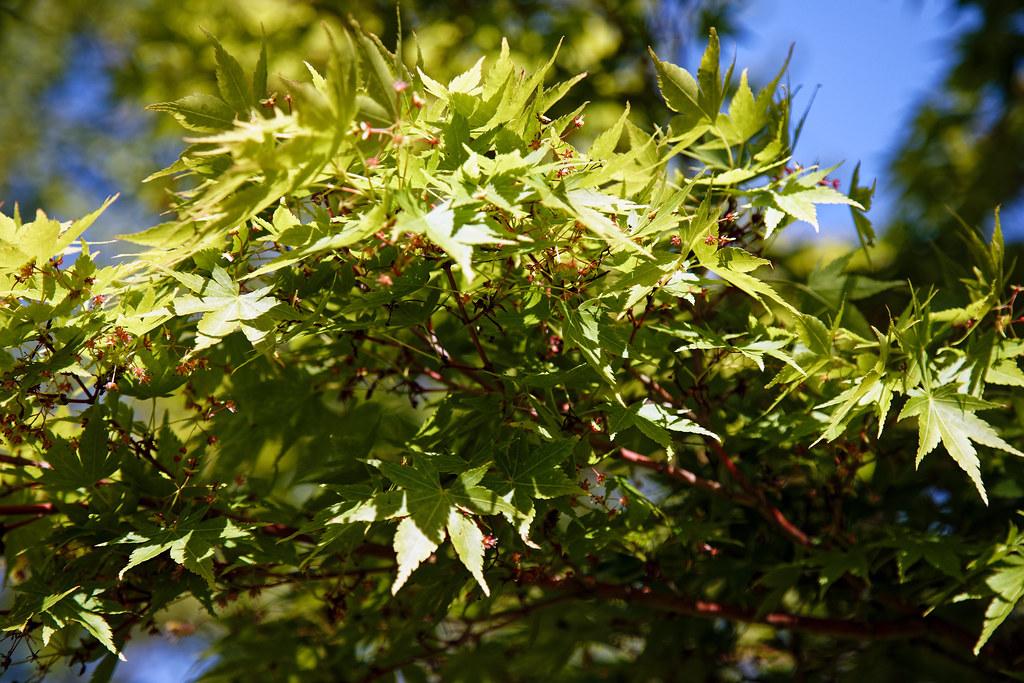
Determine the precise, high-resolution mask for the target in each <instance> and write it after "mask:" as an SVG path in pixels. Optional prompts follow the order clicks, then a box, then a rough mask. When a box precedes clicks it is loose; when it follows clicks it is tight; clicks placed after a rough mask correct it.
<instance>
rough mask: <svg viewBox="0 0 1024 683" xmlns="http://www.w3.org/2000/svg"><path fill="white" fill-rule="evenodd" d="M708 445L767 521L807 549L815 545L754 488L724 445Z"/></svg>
mask: <svg viewBox="0 0 1024 683" xmlns="http://www.w3.org/2000/svg"><path fill="white" fill-rule="evenodd" d="M708 443H710V444H711V448H712V450H714V451H715V453H716V454H717V455H718V459H719V460H720V461H721V462H722V464H723V465H725V469H727V470H729V474H730V475H732V478H733V479H735V480H736V483H737V484H739V485H740V487H741V488H742V489H743V490H744V491H746V492H747V494H748V495H750V496H752V497H753V498H754V499H755V500H756V501H757V503H758V504H757V506H756V507H757V509H758V511H760V513H761V514H762V516H764V518H765V519H767V520H768V521H769V522H771V523H772V524H774V525H775V526H777V527H778V528H779V529H780V530H781V531H782V533H784V534H785V535H786V536H788V537H789V538H790V539H791V540H793V541H794V542H796V543H798V544H800V545H802V546H805V547H808V546H812V545H814V541H812V540H811V537H810V536H808V535H807V534H806V533H804V532H803V531H802V530H801V529H800V527H798V526H797V525H795V524H793V522H791V521H789V519H788V518H787V517H786V515H785V514H783V512H782V510H780V509H779V508H777V507H776V506H774V505H772V504H771V503H769V502H768V499H767V498H765V495H764V492H763V491H762V490H760V489H758V488H757V487H756V486H754V484H752V483H751V481H750V480H749V479H747V477H746V475H744V474H743V472H741V471H740V468H739V467H737V466H736V463H735V462H733V459H732V458H731V457H730V456H729V453H728V452H727V451H726V450H725V447H724V446H722V444H720V443H719V442H718V441H717V440H714V439H708Z"/></svg>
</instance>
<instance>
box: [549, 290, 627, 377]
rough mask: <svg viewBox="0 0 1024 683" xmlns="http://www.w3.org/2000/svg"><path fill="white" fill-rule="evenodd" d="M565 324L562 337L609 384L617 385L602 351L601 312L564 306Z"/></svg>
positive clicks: (613, 373) (609, 364) (612, 371)
mask: <svg viewBox="0 0 1024 683" xmlns="http://www.w3.org/2000/svg"><path fill="white" fill-rule="evenodd" d="M562 315H563V316H564V318H565V324H564V325H563V326H562V337H563V338H564V339H565V341H566V342H568V343H569V344H572V345H573V346H575V347H576V348H578V349H579V350H580V353H582V354H583V357H584V358H585V359H586V361H587V362H588V363H590V365H591V367H593V368H594V370H596V371H597V373H598V374H599V375H600V376H601V377H602V378H604V379H605V381H607V382H608V383H609V384H614V383H615V372H614V370H612V366H611V363H610V362H609V361H608V360H607V359H606V357H605V354H604V353H603V351H602V343H601V334H600V322H599V321H600V319H601V317H602V316H601V312H600V311H599V310H595V309H594V308H591V307H580V308H577V309H571V308H569V307H568V306H566V305H565V304H562Z"/></svg>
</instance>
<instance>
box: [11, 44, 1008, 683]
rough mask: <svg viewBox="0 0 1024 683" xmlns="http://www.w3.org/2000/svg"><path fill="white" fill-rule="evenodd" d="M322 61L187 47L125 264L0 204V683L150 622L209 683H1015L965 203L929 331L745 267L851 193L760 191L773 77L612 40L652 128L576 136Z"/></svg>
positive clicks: (83, 658) (991, 318) (490, 68)
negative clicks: (189, 54) (203, 636)
mask: <svg viewBox="0 0 1024 683" xmlns="http://www.w3.org/2000/svg"><path fill="white" fill-rule="evenodd" d="M330 44H331V46H332V48H331V52H330V56H329V59H328V60H327V62H328V64H327V67H326V68H325V69H324V70H322V71H321V70H317V69H315V68H313V67H309V68H308V73H309V78H308V79H307V80H305V81H303V82H297V81H296V82H288V83H281V84H274V85H273V86H268V77H267V69H266V64H267V56H266V52H265V51H262V52H261V53H260V54H259V57H258V59H256V60H254V61H255V63H256V64H257V67H256V69H255V73H246V72H245V71H244V70H243V69H242V67H241V66H240V65H239V63H238V61H236V60H235V58H234V57H232V56H231V55H230V54H229V53H228V52H227V51H226V50H225V49H224V48H223V47H222V46H221V45H220V44H219V43H217V42H214V47H215V53H216V62H217V64H216V81H217V85H218V94H217V95H209V94H206V95H194V96H189V97H185V98H182V99H179V100H176V101H171V102H164V103H160V104H156V105H153V106H152V108H153V109H155V110H157V111H161V112H166V113H168V114H169V115H171V116H173V117H174V118H175V119H176V120H178V121H179V122H180V123H181V124H182V125H184V126H185V128H186V129H187V130H188V137H187V138H186V140H187V142H188V143H189V146H188V147H187V148H186V149H185V151H184V152H183V153H182V155H181V157H180V158H179V159H178V161H176V162H175V163H174V164H172V165H171V166H170V167H169V168H168V169H167V170H166V171H164V172H163V174H164V175H174V176H177V177H179V178H180V179H181V180H182V182H183V183H185V189H183V190H182V191H181V192H180V193H179V194H178V195H177V198H176V205H175V213H174V216H173V217H172V218H171V219H170V220H168V221H167V222H165V223H163V224H161V225H158V226H155V227H153V228H151V229H149V230H146V231H143V232H140V233H133V234H130V235H127V236H125V239H127V240H129V241H131V242H132V243H134V244H135V245H138V247H139V249H140V251H139V253H137V254H135V255H133V256H131V257H130V258H126V259H119V260H117V261H116V262H115V264H114V265H106V266H103V265H99V264H98V263H97V257H96V252H95V247H94V246H90V245H89V244H87V243H86V242H85V241H84V240H82V239H81V236H82V234H83V233H84V232H85V231H86V229H87V228H88V227H89V225H90V223H91V222H92V221H93V220H95V218H96V217H97V215H98V214H99V212H100V211H102V210H103V209H104V208H106V204H105V205H104V206H103V207H101V208H100V209H98V210H97V211H96V212H94V213H92V214H90V215H88V216H87V217H85V218H83V219H81V220H79V221H75V222H70V223H65V224H62V223H59V222H58V221H55V220H52V219H50V218H48V217H47V216H46V215H45V214H43V213H39V214H37V215H36V216H35V218H34V220H26V219H25V218H24V217H22V216H21V215H19V213H18V212H17V210H15V211H14V213H13V215H11V216H3V217H2V218H0V235H2V237H3V243H2V244H3V248H2V250H0V277H2V278H3V281H4V297H5V298H4V299H3V304H4V305H3V307H2V308H0V316H2V317H0V320H2V327H0V329H2V330H3V334H4V339H5V348H6V349H7V350H6V351H5V352H4V353H3V354H2V355H0V366H2V370H3V378H2V385H0V386H2V392H3V393H2V398H0V405H2V410H3V414H2V417H0V422H2V427H3V429H2V434H3V437H4V439H5V445H4V451H3V453H0V462H2V464H3V467H4V469H3V489H2V492H0V493H2V495H3V499H4V500H3V503H2V505H0V513H2V514H3V517H4V528H3V530H4V534H3V540H4V543H5V546H4V547H5V552H6V562H7V574H8V580H9V581H10V583H11V584H12V587H13V590H14V601H13V604H12V605H11V607H10V609H9V610H8V612H7V613H6V615H5V619H4V628H5V629H6V633H7V634H8V638H9V639H10V643H11V645H10V650H9V651H8V657H7V659H6V660H5V662H4V664H5V666H12V665H13V664H14V663H15V662H17V661H21V660H22V659H24V660H30V663H31V664H33V665H34V666H35V667H36V671H37V673H38V675H39V676H40V677H41V676H44V675H45V674H46V672H47V671H48V669H49V668H50V667H51V666H53V665H54V664H55V662H58V661H69V662H77V663H86V662H96V661H97V660H98V661H99V663H98V665H97V666H96V668H95V669H94V671H93V677H94V679H96V680H106V679H109V678H110V676H111V675H112V672H113V670H114V668H115V666H116V664H117V656H118V654H119V653H120V652H121V651H122V649H123V648H124V645H125V642H126V641H127V639H128V638H129V637H130V636H131V635H132V634H133V633H140V632H145V631H146V630H147V629H159V628H160V627H161V625H162V621H163V620H164V619H165V616H164V615H166V614H167V612H166V610H167V609H168V608H169V607H171V606H173V605H180V604H182V603H183V602H185V603H186V604H194V605H195V610H196V613H195V614H194V615H193V616H192V618H193V619H195V620H201V619H206V620H209V621H210V622H211V623H213V624H216V626H217V628H218V629H220V631H219V632H220V634H221V635H220V637H218V638H217V640H216V642H215V643H214V645H213V651H212V655H213V656H214V657H215V663H214V664H213V666H212V668H211V669H209V670H208V671H207V672H206V673H205V674H204V675H203V678H204V679H205V680H214V681H217V680H224V681H227V680H240V679H243V678H244V679H245V680H274V681H277V680H282V679H287V678H295V679H301V680H338V679H339V678H341V679H351V680H381V679H384V680H387V679H396V678H397V677H399V676H401V680H432V679H443V680H462V679H466V680H474V681H475V680H481V679H487V680H491V679H493V680H520V679H524V680H525V679H533V678H536V677H537V675H538V672H543V675H544V676H545V677H546V678H551V679H564V680H576V679H584V678H586V679H590V678H594V677H598V676H600V677H606V678H613V679H637V680H649V679H650V680H659V679H660V680H669V679H680V678H682V679H687V680H688V679H691V678H693V679H697V678H700V679H711V680H717V679H730V680H735V679H736V678H740V677H755V676H756V677H758V678H762V679H781V678H787V679H788V678H791V677H793V676H800V677H803V678H804V679H809V680H836V679H840V678H852V677H854V676H863V675H865V674H869V675H874V676H876V677H878V676H881V677H886V678H893V677H895V676H896V675H897V674H899V675H901V676H903V677H904V678H905V677H906V675H907V674H906V672H907V671H911V672H915V673H916V675H918V676H919V677H920V678H921V679H928V678H934V677H939V676H942V677H944V678H949V677H953V678H955V679H957V680H975V679H976V680H992V678H993V677H997V676H1006V677H1009V676H1010V675H1011V674H1012V672H1013V671H1015V670H1017V669H1019V666H1020V661H1019V657H1020V654H1019V651H1018V650H1015V649H1014V648H1013V647H1012V643H1013V642H1015V639H1019V637H1020V633H1021V620H1020V618H1019V617H1017V616H1014V615H1013V611H1014V609H1015V607H1016V605H1017V603H1018V602H1019V601H1020V599H1021V597H1022V594H1024V577H1022V572H1024V569H1022V567H1024V537H1022V536H1021V535H1020V533H1019V530H1018V527H1017V526H1016V525H1015V517H1014V514H1015V512H1016V511H1017V510H1018V502H1017V501H1018V500H1019V497H1020V495H1021V491H1022V488H1021V487H1022V485H1024V468H1022V462H1021V461H1020V460H1019V459H1018V456H1020V455H1021V453H1020V451H1019V450H1018V449H1017V447H1016V446H1015V445H1014V444H1019V443H1020V439H1019V437H1020V433H1021V419H1020V410H1021V403H1020V394H1019V389H1017V387H1020V386H1022V385H1024V373H1022V372H1021V369H1020V367H1019V365H1018V361H1017V358H1018V357H1019V356H1020V355H1024V344H1022V343H1021V342H1020V340H1019V339H1018V338H1017V329H1018V327H1017V326H1019V325H1020V323H1021V318H1020V311H1019V308H1020V304H1019V303H1018V302H1016V297H1017V295H1018V294H1019V292H1020V287H1014V286H1011V284H1010V281H1009V280H1008V277H1007V270H1006V269H1005V268H1004V265H1003V242H1002V235H1001V232H1000V231H999V228H998V221H997V224H996V225H997V227H996V231H995V234H994V235H993V237H992V238H991V240H989V241H987V242H986V241H984V240H983V239H982V238H981V236H980V234H979V233H977V232H976V231H973V230H968V229H964V239H965V240H966V241H967V243H968V245H969V247H970V249H969V257H970V258H971V259H972V261H973V263H974V264H975V268H974V272H973V275H972V277H971V278H970V279H968V280H965V281H964V282H963V283H962V284H961V285H960V286H959V288H958V289H957V290H956V292H955V293H951V292H946V293H945V296H946V298H949V297H951V296H953V297H955V298H956V299H957V301H956V304H955V305H951V306H949V307H945V306H943V307H940V306H937V305H935V304H934V303H933V296H932V294H931V293H930V292H928V291H924V290H919V289H917V288H915V287H914V286H913V285H908V284H906V283H904V282H903V281H902V280H891V281H881V280H877V279H874V278H872V277H870V275H869V274H868V273H866V272H865V270H864V268H863V267H860V266H858V262H857V261H856V260H855V259H858V258H860V257H859V256H858V255H856V254H849V255H847V256H844V257H843V258H840V259H838V260H836V261H834V262H832V263H829V264H825V265H823V266H822V267H819V268H818V269H816V270H815V271H814V272H812V273H811V274H810V276H809V277H807V278H806V279H804V280H800V279H798V278H796V276H794V275H792V273H791V272H790V271H789V270H788V269H787V268H786V267H785V264H784V263H782V262H777V263H775V264H773V262H772V261H771V260H769V259H768V258H766V257H765V256H766V254H767V253H768V252H766V249H767V248H768V247H769V246H770V245H771V242H772V240H773V239H774V237H775V236H776V235H777V234H778V233H779V232H780V231H781V230H783V229H784V228H785V226H786V225H788V224H789V223H791V222H793V221H797V220H800V221H808V222H811V223H814V224H816V213H815V206H816V205H818V204H822V203H838V204H846V205H849V206H850V208H851V210H852V211H854V213H855V215H857V216H861V210H862V208H863V205H864V203H866V202H867V201H868V200H869V198H870V192H869V191H868V190H867V189H866V188H864V187H861V186H860V185H859V184H858V183H857V182H852V183H850V184H849V185H848V187H850V195H849V196H847V195H844V194H841V193H840V192H838V191H837V190H836V189H835V187H834V184H833V181H832V178H830V176H831V174H832V173H833V172H834V169H818V168H798V167H793V166H787V163H790V161H789V151H788V150H789V145H790V132H789V131H790V118H789V109H790V107H789V101H788V99H787V98H786V97H785V96H784V95H782V94H780V92H779V91H778V83H779V79H780V78H781V77H782V75H783V74H782V73H780V74H779V77H777V78H776V79H775V80H774V81H773V82H771V83H769V84H768V85H767V86H766V87H764V88H763V89H761V90H760V91H758V92H757V93H755V92H753V91H752V89H751V88H750V86H749V84H748V82H747V77H746V72H742V73H741V74H740V75H739V77H738V78H737V77H736V75H735V71H734V69H733V68H732V67H729V68H728V69H727V70H726V72H725V73H723V72H722V70H721V68H720V65H719V54H718V39H717V35H716V34H715V33H714V32H712V33H711V36H710V41H709V44H708V48H707V50H706V52H705V54H704V57H703V59H702V60H701V65H700V69H699V70H698V72H697V74H696V76H694V75H691V74H690V73H688V72H687V71H685V70H684V69H682V68H680V67H678V66H676V65H674V64H672V63H670V62H667V61H662V60H661V59H660V58H659V57H658V56H657V55H656V54H654V53H653V52H652V55H651V58H652V63H653V68H654V71H655V73H656V74H657V78H658V84H659V88H660V93H661V95H662V97H663V99H664V101H665V105H666V107H667V109H668V110H669V111H670V112H671V118H670V123H669V125H668V126H667V127H665V128H655V129H654V130H653V132H652V131H651V130H649V129H644V128H643V127H641V126H639V125H637V124H636V123H634V122H633V121H632V120H631V119H630V109H629V107H628V106H627V107H625V108H624V109H623V110H622V112H621V114H620V116H619V117H618V119H617V120H616V121H615V122H614V123H613V124H612V125H610V126H609V127H608V128H606V129H604V130H601V131H600V132H599V134H597V135H596V137H594V138H593V142H592V143H591V144H590V145H589V147H588V148H587V149H586V150H585V151H584V150H583V149H579V148H577V147H576V145H575V144H574V141H575V140H576V139H577V136H579V135H580V133H581V129H583V128H585V127H586V126H588V125H592V124H590V123H588V119H587V113H586V110H585V105H584V104H583V103H578V102H577V103H571V100H569V99H568V98H569V97H570V93H571V92H572V86H573V85H574V84H575V80H576V79H570V80H569V81H564V82H549V80H548V79H547V73H548V71H549V70H550V69H551V67H552V64H553V62H554V59H555V58H554V57H553V56H552V57H551V59H550V60H549V61H548V62H547V63H546V64H545V65H544V66H542V67H541V68H539V69H538V70H536V71H532V72H530V71H526V70H524V69H522V68H520V67H519V66H518V65H516V64H515V63H514V61H513V60H512V58H511V53H510V49H509V47H508V45H507V44H505V43H503V44H502V46H501V49H500V52H499V53H498V54H497V55H492V56H491V58H490V59H488V60H481V61H479V62H477V63H475V64H474V65H473V66H472V67H471V68H470V69H469V70H468V71H466V72H464V73H462V74H459V75H457V76H455V77H454V78H452V79H450V80H447V79H446V80H447V82H445V80H435V79H434V78H431V77H430V76H429V75H428V74H429V73H430V70H431V69H430V64H424V63H418V64H415V65H410V64H407V63H406V62H405V61H404V60H403V59H402V58H401V57H400V56H396V54H397V55H403V54H406V52H405V51H404V50H403V48H402V46H399V47H398V49H397V50H396V53H395V54H393V53H392V52H390V51H388V50H387V49H385V48H384V47H383V44H382V43H381V42H380V41H379V40H378V39H377V38H375V37H374V36H373V35H371V34H368V33H365V32H363V31H362V30H360V29H359V28H358V27H356V26H354V25H350V26H347V27H346V28H345V30H344V31H342V32H334V33H332V34H330ZM275 93H276V94H275ZM727 93H732V95H731V97H728V98H727V96H726V94H727ZM727 99H728V103H726V100H727ZM680 169H685V173H683V172H682V171H681V170H680ZM108 203H109V202H108ZM773 265H776V266H778V267H777V268H774V269H773V268H772V266H773ZM880 295H885V296H888V297H890V299H892V298H893V297H896V298H898V299H899V300H901V308H900V309H899V310H898V311H897V310H893V311H892V312H891V313H890V312H889V311H887V310H884V309H879V308H877V307H873V306H872V300H873V298H874V297H878V296H880ZM933 451H939V452H938V453H933ZM929 454H931V457H928V458H927V459H925V456H927V455H929ZM997 629H998V630H997ZM240 672H244V673H240Z"/></svg>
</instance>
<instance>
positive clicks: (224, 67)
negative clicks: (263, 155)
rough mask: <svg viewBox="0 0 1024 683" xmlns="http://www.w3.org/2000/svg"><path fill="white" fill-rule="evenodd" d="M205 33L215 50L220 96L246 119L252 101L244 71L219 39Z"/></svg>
mask: <svg viewBox="0 0 1024 683" xmlns="http://www.w3.org/2000/svg"><path fill="white" fill-rule="evenodd" d="M206 35H207V36H208V37H209V38H210V40H212V41H213V47H214V49H215V50H216V52H217V87H218V89H219V90H220V96H221V97H222V98H223V99H224V101H225V102H227V104H228V106H229V107H231V108H232V109H234V110H235V113H236V114H238V115H239V116H241V117H242V118H246V119H247V118H248V117H249V112H250V110H251V109H252V106H253V104H254V101H253V96H252V91H251V90H250V89H249V82H248V80H247V79H246V77H245V73H244V72H243V71H242V67H241V65H239V63H238V60H236V59H235V58H234V57H232V56H231V55H230V54H229V53H228V51H227V50H225V49H224V46H223V45H221V44H220V41H219V40H217V39H216V38H214V37H213V36H212V35H211V34H210V33H207V34H206Z"/></svg>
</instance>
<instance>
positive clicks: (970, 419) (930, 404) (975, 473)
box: [899, 385, 1024, 505]
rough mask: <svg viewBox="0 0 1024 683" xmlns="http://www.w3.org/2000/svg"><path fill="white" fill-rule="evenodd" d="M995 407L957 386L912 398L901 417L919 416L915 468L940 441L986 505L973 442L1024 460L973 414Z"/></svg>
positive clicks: (948, 386)
mask: <svg viewBox="0 0 1024 683" xmlns="http://www.w3.org/2000/svg"><path fill="white" fill-rule="evenodd" d="M995 407H998V406H997V405H996V404H994V403H989V402H988V401H983V400H981V399H979V398H975V397H973V396H968V395H966V394H960V393H957V391H956V388H955V387H953V386H951V385H947V386H944V387H940V388H939V389H930V390H927V391H925V392H923V393H920V394H918V395H915V396H913V397H912V398H911V399H910V400H909V401H907V404H906V405H905V406H904V407H903V411H902V412H901V413H900V417H899V419H901V420H902V419H903V418H905V417H917V425H918V434H919V443H918V448H917V461H916V465H920V464H921V460H922V459H923V458H924V456H926V455H928V454H929V453H931V452H932V451H933V450H935V447H936V446H938V445H939V441H940V440H941V441H942V445H943V446H945V447H946V451H948V452H949V454H950V455H951V456H952V457H953V459H954V460H956V462H957V464H958V465H960V467H961V468H962V469H963V470H964V472H966V473H967V476H969V477H970V478H971V481H973V482H974V485H975V487H977V489H978V493H979V494H981V499H982V500H983V501H985V504H986V505H988V494H986V493H985V485H984V484H983V483H982V481H981V463H980V462H979V460H978V451H977V449H975V447H974V443H972V442H977V443H980V444H983V445H985V446H989V447H991V448H998V449H1000V450H1003V451H1006V452H1007V453H1013V454H1014V455H1019V456H1021V457H1024V453H1021V452H1020V451H1019V450H1017V449H1016V448H1014V447H1013V446H1011V445H1010V444H1008V443H1006V442H1005V441H1003V439H1001V438H1000V437H999V435H998V434H996V431H995V430H994V429H992V427H991V425H989V424H988V423H987V422H985V421H984V420H982V419H981V418H979V417H977V416H976V415H975V414H974V412H975V411H977V410H983V409H985V408H995Z"/></svg>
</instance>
